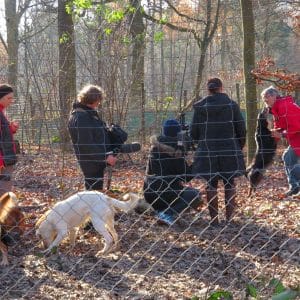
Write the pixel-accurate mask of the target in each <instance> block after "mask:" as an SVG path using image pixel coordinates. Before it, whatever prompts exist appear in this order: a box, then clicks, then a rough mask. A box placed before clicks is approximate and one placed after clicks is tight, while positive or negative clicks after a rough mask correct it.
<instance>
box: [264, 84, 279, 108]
mask: <svg viewBox="0 0 300 300" xmlns="http://www.w3.org/2000/svg"><path fill="white" fill-rule="evenodd" d="M260 95H261V98H262V99H263V101H264V102H265V104H266V105H267V106H268V107H272V106H273V105H274V103H275V101H276V98H277V97H279V96H280V95H279V92H278V91H277V90H276V89H275V88H274V87H273V86H269V87H268V88H266V89H264V90H263V91H262V92H261V94H260Z"/></svg>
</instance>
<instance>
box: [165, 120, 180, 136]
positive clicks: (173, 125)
mask: <svg viewBox="0 0 300 300" xmlns="http://www.w3.org/2000/svg"><path fill="white" fill-rule="evenodd" d="M180 130H181V126H180V124H179V122H178V121H177V120H175V119H169V120H166V121H165V123H164V125H163V135H164V136H170V137H177V134H178V133H179V132H180Z"/></svg>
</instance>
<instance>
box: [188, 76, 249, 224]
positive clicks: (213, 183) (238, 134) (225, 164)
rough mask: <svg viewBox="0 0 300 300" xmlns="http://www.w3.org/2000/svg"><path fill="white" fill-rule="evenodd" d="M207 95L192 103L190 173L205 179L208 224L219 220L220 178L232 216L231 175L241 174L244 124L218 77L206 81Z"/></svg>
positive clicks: (233, 198)
mask: <svg viewBox="0 0 300 300" xmlns="http://www.w3.org/2000/svg"><path fill="white" fill-rule="evenodd" d="M207 89H208V94H209V95H208V96H207V97H205V98H203V99H201V100H199V101H198V102H196V103H195V104H194V114H193V119H192V123H191V129H190V130H191V131H190V134H191V137H192V138H193V140H195V141H196V142H197V143H198V146H197V150H196V152H195V156H194V163H193V173H194V174H195V175H196V176H197V177H200V178H203V179H205V180H206V182H207V186H206V195H207V202H208V208H209V213H210V216H211V224H212V225H217V224H219V220H218V198H217V187H218V181H219V180H220V179H221V180H222V181H223V183H224V188H225V206H226V220H227V221H229V220H230V219H231V218H232V217H233V213H234V209H235V206H236V203H235V195H236V191H235V182H234V178H235V177H237V176H241V175H244V174H245V162H244V157H243V153H242V149H243V147H244V145H245V142H246V126H245V121H244V119H243V117H242V115H241V112H240V108H239V106H238V104H237V103H236V102H234V101H233V100H231V99H230V98H229V97H228V95H227V94H225V93H223V84H222V81H221V80H220V79H219V78H211V79H209V80H208V82H207Z"/></svg>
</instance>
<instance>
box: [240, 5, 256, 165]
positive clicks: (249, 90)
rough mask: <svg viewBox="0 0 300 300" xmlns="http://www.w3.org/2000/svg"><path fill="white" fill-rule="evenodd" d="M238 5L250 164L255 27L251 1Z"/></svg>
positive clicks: (254, 88)
mask: <svg viewBox="0 0 300 300" xmlns="http://www.w3.org/2000/svg"><path fill="white" fill-rule="evenodd" d="M240 3H241V14H242V23H243V61H244V81H245V100H246V123H247V146H248V153H247V161H248V163H250V162H251V160H252V159H253V157H254V154H255V149H256V143H255V139H254V136H255V128H256V122H255V120H256V115H257V95H256V82H255V79H254V77H253V76H252V75H251V70H253V69H254V67H255V25H254V15H253V4H252V0H240Z"/></svg>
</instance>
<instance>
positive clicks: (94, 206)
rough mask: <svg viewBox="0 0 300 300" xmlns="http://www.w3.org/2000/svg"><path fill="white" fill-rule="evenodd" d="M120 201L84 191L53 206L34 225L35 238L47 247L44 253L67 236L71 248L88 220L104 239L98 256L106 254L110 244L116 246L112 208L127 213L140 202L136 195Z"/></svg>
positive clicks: (125, 196) (116, 235)
mask: <svg viewBox="0 0 300 300" xmlns="http://www.w3.org/2000/svg"><path fill="white" fill-rule="evenodd" d="M122 198H123V200H124V201H120V200H117V199H114V198H111V197H109V196H107V195H105V194H103V193H101V192H98V191H83V192H79V193H76V194H74V195H72V196H70V197H69V198H67V199H66V200H63V201H60V202H58V203H56V204H55V205H54V207H53V208H52V209H50V210H48V211H47V212H46V213H44V214H43V215H42V216H41V217H40V219H39V220H38V221H37V223H36V235H37V236H39V237H41V239H42V241H43V244H44V247H45V248H47V249H46V250H45V251H44V253H47V252H50V251H51V249H52V248H54V247H56V246H58V245H59V244H60V242H61V241H62V240H63V239H64V238H65V237H66V236H68V234H70V241H71V244H72V246H74V245H75V239H76V235H77V231H78V228H79V227H80V225H82V224H84V223H85V222H86V221H87V220H88V219H90V220H91V222H92V224H93V226H94V228H95V230H96V231H97V232H98V233H99V234H101V235H102V236H103V238H104V240H105V245H104V248H103V250H102V251H101V253H102V254H105V253H108V252H109V251H110V250H111V248H112V246H113V244H115V245H117V242H118V234H117V232H116V230H115V228H114V215H115V208H117V209H119V210H121V211H124V212H129V211H130V210H132V209H134V208H135V207H136V206H137V204H138V202H139V196H138V195H137V194H134V193H127V194H125V195H124V196H123V197H122Z"/></svg>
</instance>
